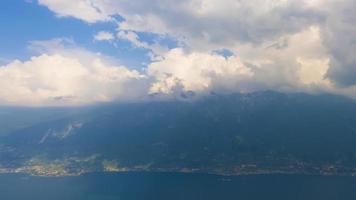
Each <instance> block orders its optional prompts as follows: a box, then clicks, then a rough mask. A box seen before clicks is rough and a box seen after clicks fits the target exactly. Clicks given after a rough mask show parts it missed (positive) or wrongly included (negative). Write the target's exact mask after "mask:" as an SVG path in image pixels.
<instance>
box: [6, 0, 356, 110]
mask: <svg viewBox="0 0 356 200" xmlns="http://www.w3.org/2000/svg"><path fill="white" fill-rule="evenodd" d="M38 3H39V4H40V5H42V6H46V7H48V9H50V10H51V11H53V12H54V13H55V14H56V16H58V17H74V18H77V19H79V20H82V21H84V22H86V23H90V24H92V23H100V22H108V23H114V24H117V30H115V31H116V33H115V34H113V33H111V32H106V31H102V32H98V33H97V34H96V35H95V36H94V39H95V40H99V41H108V40H110V41H112V40H126V41H129V42H131V43H132V46H133V47H134V48H143V49H147V50H148V51H149V52H150V56H151V63H149V64H148V65H147V68H146V69H145V70H143V71H134V70H130V69H129V68H127V67H124V66H121V65H120V64H118V63H117V62H113V61H112V60H111V59H110V58H107V57H105V56H102V55H98V54H96V53H92V52H89V51H87V50H84V49H81V48H80V47H75V48H67V47H63V46H62V45H61V44H59V43H53V41H52V48H45V49H44V50H43V49H42V51H40V53H39V55H38V56H36V57H33V58H32V59H31V60H28V61H13V62H11V63H10V64H7V65H5V66H2V67H0V78H1V79H0V84H2V85H9V86H6V87H3V88H1V89H0V103H1V104H4V103H5V104H24V105H26V104H31V105H32V104H35V105H41V104H46V105H48V104H49V105H57V104H68V105H71V104H74V105H77V104H85V103H93V102H102V101H113V100H118V99H137V98H143V97H144V96H146V95H148V94H152V93H164V94H173V93H175V92H177V91H194V92H196V93H206V92H209V91H224V92H226V91H230V92H249V91H256V90H265V89H272V90H279V91H304V92H312V93H313V92H331V93H337V94H343V95H347V96H351V97H356V89H355V88H356V76H355V75H356V54H355V53H354V52H356V23H355V21H356V15H355V13H356V2H355V1H354V0H340V1H336V0H240V1H236V0H220V1H216V0H181V1H173V0H78V1H75V2H74V1H71V0H38ZM117 16H120V17H119V18H120V20H117V18H118V17H117ZM142 33H148V34H152V35H156V36H157V37H169V38H173V39H174V40H175V41H176V42H177V44H178V45H177V46H176V47H174V48H171V49H169V48H167V47H165V46H162V45H161V44H159V43H149V42H147V41H144V40H142V39H141V38H140V37H139V35H140V34H142ZM58 46H59V47H60V48H58ZM37 47H38V46H37ZM221 50H228V51H230V52H232V55H229V56H226V55H222V54H221V53H217V52H220V51H221Z"/></svg>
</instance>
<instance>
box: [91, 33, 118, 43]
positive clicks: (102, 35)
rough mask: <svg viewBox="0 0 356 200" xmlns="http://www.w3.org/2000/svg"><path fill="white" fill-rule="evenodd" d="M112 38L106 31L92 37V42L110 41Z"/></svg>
mask: <svg viewBox="0 0 356 200" xmlns="http://www.w3.org/2000/svg"><path fill="white" fill-rule="evenodd" d="M114 38H115V37H114V35H113V34H112V33H110V32H107V31H100V32H98V33H97V34H96V35H94V40H96V41H111V40H113V39H114Z"/></svg>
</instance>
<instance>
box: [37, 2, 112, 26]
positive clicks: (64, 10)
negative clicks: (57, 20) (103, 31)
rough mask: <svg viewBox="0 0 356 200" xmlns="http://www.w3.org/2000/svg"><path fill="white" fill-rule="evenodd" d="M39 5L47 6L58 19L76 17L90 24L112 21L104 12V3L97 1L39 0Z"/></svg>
mask: <svg viewBox="0 0 356 200" xmlns="http://www.w3.org/2000/svg"><path fill="white" fill-rule="evenodd" d="M38 3H39V4H40V5H43V6H47V7H48V8H49V9H50V10H52V11H53V12H55V13H56V14H57V16H58V17H75V18H78V19H80V20H83V21H86V22H88V23H95V22H99V21H109V20H111V17H110V15H109V14H108V13H106V12H105V11H104V10H102V8H101V3H102V2H100V1H96V0H75V1H73V0H38Z"/></svg>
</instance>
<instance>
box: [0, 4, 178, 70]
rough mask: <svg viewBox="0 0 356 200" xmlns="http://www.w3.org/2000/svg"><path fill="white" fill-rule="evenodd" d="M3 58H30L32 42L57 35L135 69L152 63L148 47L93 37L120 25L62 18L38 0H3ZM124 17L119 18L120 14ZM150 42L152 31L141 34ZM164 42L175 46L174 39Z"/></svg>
mask: <svg viewBox="0 0 356 200" xmlns="http://www.w3.org/2000/svg"><path fill="white" fill-rule="evenodd" d="M0 8H1V12H0V27H4V28H2V29H1V30H0V35H1V37H0V44H1V46H0V57H1V60H0V62H2V64H6V63H7V62H10V61H11V60H14V59H20V60H27V59H29V58H30V57H31V56H33V55H35V54H36V53H35V52H32V51H31V50H29V48H28V46H29V43H30V42H31V41H46V40H51V39H54V38H69V39H72V40H74V41H75V43H76V44H77V45H78V46H81V47H83V48H86V49H88V50H90V51H93V52H101V53H103V54H105V55H108V56H112V57H115V58H116V59H118V60H119V61H120V64H123V65H125V66H128V67H130V68H133V69H141V68H142V67H144V66H145V65H144V64H145V63H148V62H149V57H148V56H147V50H145V49H142V48H133V47H132V45H131V43H130V42H127V41H120V40H117V41H115V46H114V45H113V44H112V43H108V42H100V41H94V39H93V36H94V35H95V34H96V33H97V32H99V31H103V30H105V31H112V32H115V29H116V28H117V26H116V24H114V23H109V22H100V23H95V24H92V23H86V22H83V21H81V20H78V19H75V18H71V17H65V18H58V17H56V16H55V15H54V13H53V12H51V11H50V10H49V9H48V8H47V7H45V6H39V5H38V4H37V3H36V2H35V1H25V0H2V1H0ZM117 18H118V19H120V18H119V17H117ZM140 36H141V38H143V39H144V40H146V41H152V38H153V37H152V34H144V33H142V34H140ZM163 42H165V43H167V45H170V46H172V45H175V44H174V42H172V41H171V40H169V39H168V40H167V39H166V41H164V40H163Z"/></svg>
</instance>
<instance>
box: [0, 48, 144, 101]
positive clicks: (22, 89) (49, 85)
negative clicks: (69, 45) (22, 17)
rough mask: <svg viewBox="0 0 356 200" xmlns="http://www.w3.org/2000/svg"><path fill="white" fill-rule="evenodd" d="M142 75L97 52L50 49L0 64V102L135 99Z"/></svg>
mask: <svg viewBox="0 0 356 200" xmlns="http://www.w3.org/2000/svg"><path fill="white" fill-rule="evenodd" d="M143 79H145V77H144V76H142V75H141V74H140V73H139V72H137V71H134V70H129V69H127V68H125V67H123V66H118V65H114V64H112V63H111V61H110V60H107V59H106V58H105V57H104V56H101V55H99V54H94V53H91V52H88V51H85V50H82V49H58V50H55V49H52V51H49V54H41V55H39V56H35V57H32V58H31V59H30V60H28V61H25V62H22V61H19V60H15V61H13V62H11V63H9V64H7V65H5V66H1V67H0V84H1V85H2V86H3V87H1V88H0V104H5V105H27V106H28V105H30V106H66V105H85V104H90V103H95V102H108V101H115V100H130V99H136V98H138V97H139V95H141V94H142V92H141V91H140V90H141V89H144V86H141V85H140V86H139V85H138V84H141V83H144V80H143ZM127 85H130V87H129V88H128V87H127ZM135 85H137V86H135ZM136 87H137V88H136Z"/></svg>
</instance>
